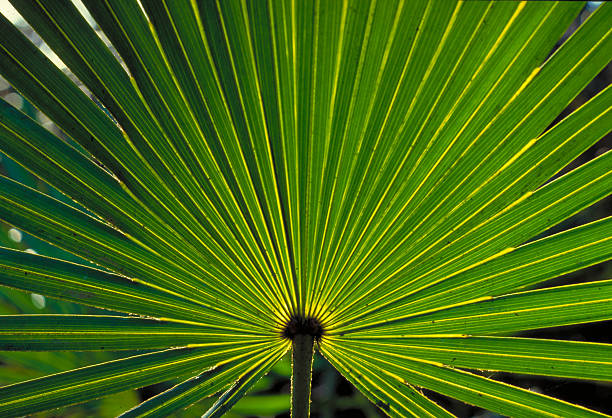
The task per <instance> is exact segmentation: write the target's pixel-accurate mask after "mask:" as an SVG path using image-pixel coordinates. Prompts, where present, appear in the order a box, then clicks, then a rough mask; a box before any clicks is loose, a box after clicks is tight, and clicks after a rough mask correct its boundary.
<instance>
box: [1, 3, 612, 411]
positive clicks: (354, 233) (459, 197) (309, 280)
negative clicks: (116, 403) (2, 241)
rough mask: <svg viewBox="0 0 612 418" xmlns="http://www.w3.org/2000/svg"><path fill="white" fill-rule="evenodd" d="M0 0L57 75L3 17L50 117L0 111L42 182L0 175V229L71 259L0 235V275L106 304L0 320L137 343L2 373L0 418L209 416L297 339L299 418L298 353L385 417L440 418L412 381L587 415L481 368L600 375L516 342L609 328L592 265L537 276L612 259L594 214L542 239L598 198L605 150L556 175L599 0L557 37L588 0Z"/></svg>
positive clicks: (10, 141) (299, 380) (594, 356)
mask: <svg viewBox="0 0 612 418" xmlns="http://www.w3.org/2000/svg"><path fill="white" fill-rule="evenodd" d="M11 3H13V5H14V6H15V8H16V9H17V10H18V11H19V13H21V15H22V16H23V17H24V18H25V19H26V20H27V22H28V24H29V25H31V27H32V28H33V29H34V30H35V31H36V33H37V34H39V35H40V36H41V37H42V39H43V40H44V41H45V42H46V44H47V45H48V46H49V47H50V48H51V49H52V50H53V51H54V52H55V53H56V54H57V55H58V56H59V57H60V58H61V60H62V62H63V63H65V64H66V66H67V68H68V70H67V72H68V73H65V72H64V71H62V70H60V69H59V68H58V67H56V66H55V64H53V62H52V61H50V60H49V59H48V58H47V57H46V56H45V55H44V54H43V53H42V52H41V51H40V50H39V49H38V48H37V47H36V46H35V45H34V44H33V43H32V42H30V40H29V39H28V38H27V37H26V36H25V35H24V34H23V33H22V32H21V31H20V30H19V29H18V28H17V27H15V26H14V25H13V24H12V23H11V22H10V21H9V20H8V19H6V18H5V17H3V16H0V32H1V33H2V37H0V74H2V76H3V77H5V78H6V79H7V80H8V81H9V82H10V83H11V85H12V86H13V87H14V88H15V89H16V90H17V91H19V92H20V94H21V95H23V97H25V98H26V99H27V100H28V101H29V102H30V103H31V104H33V105H34V106H35V107H36V108H38V109H39V110H40V112H42V113H44V114H45V115H47V116H48V117H49V118H50V119H51V120H52V121H53V122H54V123H55V126H57V127H58V128H59V129H60V130H61V132H60V133H57V132H56V133H53V132H52V131H50V130H47V129H45V127H43V126H41V125H40V124H39V123H38V122H37V121H36V120H35V119H34V118H31V117H30V116H31V115H26V114H25V113H23V112H21V111H20V110H18V109H16V108H14V107H12V106H11V105H10V104H8V103H6V102H4V101H1V102H0V144H1V147H2V148H1V150H2V152H3V153H5V154H6V155H8V156H9V157H10V158H11V159H12V160H14V161H16V162H17V163H18V164H20V165H21V166H22V167H23V168H24V169H25V170H27V171H29V172H30V173H31V174H32V175H34V176H36V177H37V178H39V179H41V180H43V181H45V182H46V183H48V184H49V185H50V186H52V187H53V188H55V189H57V190H59V192H61V195H56V196H53V195H52V194H50V193H45V192H42V191H39V190H36V189H35V188H33V187H30V186H31V184H26V182H24V181H20V179H19V178H11V177H10V176H9V177H7V176H0V190H1V192H0V219H2V220H3V221H5V222H6V223H8V224H9V225H12V226H13V227H15V228H17V229H19V230H22V231H24V232H26V233H28V234H30V235H31V236H34V237H37V238H39V239H41V240H43V241H45V242H47V243H49V244H51V245H52V246H54V247H57V248H60V249H62V250H65V251H66V253H58V254H72V255H74V256H76V257H78V260H80V261H78V262H77V263H75V262H74V261H75V260H76V258H75V259H67V258H68V257H69V256H68V255H66V256H63V255H62V256H59V257H57V256H56V257H52V256H50V255H51V254H50V255H48V256H47V255H37V254H30V253H26V252H23V251H18V250H14V249H9V248H0V284H1V285H3V286H7V287H11V288H14V289H18V290H20V291H26V292H36V293H39V294H43V295H45V296H49V297H52V298H58V299H62V300H65V301H69V302H76V303H78V304H83V305H87V306H91V307H95V308H102V309H105V310H107V311H108V312H107V313H106V314H98V313H96V314H91V313H89V314H79V315H77V314H74V313H72V314H67V313H66V314H63V315H59V314H52V315H4V316H3V317H2V320H1V322H0V350H3V351H78V352H81V351H97V350H112V351H117V350H148V352H145V353H141V354H138V355H132V356H128V357H123V358H119V359H115V360H109V361H106V362H103V363H99V364H95V365H92V366H87V367H83V368H77V369H74V370H68V371H65V372H62V373H57V374H52V375H48V376H44V377H40V378H35V379H32V380H27V381H24V382H20V383H16V384H12V385H9V386H4V387H2V388H0V411H2V414H3V415H7V416H19V415H24V414H30V413H34V412H37V411H42V410H47V409H53V408H57V407H61V406H65V405H72V404H77V403H81V402H86V401H88V400H91V399H96V398H99V397H103V396H107V395H109V394H112V393H117V392H120V391H123V390H126V389H133V388H138V387H143V386H146V385H150V384H153V383H159V382H173V386H172V387H170V388H169V389H168V390H166V391H164V392H162V393H160V394H158V395H157V396H154V397H152V398H151V399H149V400H147V401H145V402H143V403H141V404H139V405H136V406H134V408H132V409H130V410H129V411H127V412H125V414H124V416H142V415H147V416H166V415H169V414H172V413H175V412H177V411H180V410H183V409H186V408H189V407H190V406H191V405H193V404H194V403H197V402H199V401H200V400H202V399H204V398H207V397H210V396H212V395H215V394H219V393H221V394H220V397H219V398H218V400H217V401H216V402H215V403H214V404H212V406H211V407H210V409H209V410H208V411H207V412H206V413H205V415H204V416H221V415H222V414H224V413H225V412H227V411H229V409H230V408H231V407H232V406H233V405H234V404H235V403H236V402H238V400H239V399H240V398H242V397H243V396H244V395H245V394H246V393H247V392H248V391H249V390H251V389H252V388H253V386H254V385H255V384H256V383H257V382H258V381H259V380H260V378H261V377H262V376H264V375H265V374H266V373H268V372H269V370H270V369H271V368H272V367H273V366H274V364H275V363H277V362H278V361H279V360H280V358H281V357H282V356H283V355H284V354H285V353H286V351H287V350H288V349H289V346H290V345H291V344H292V345H293V348H292V349H293V352H294V353H300V355H298V356H294V364H293V371H294V381H293V388H294V393H293V401H294V406H297V405H302V406H301V407H300V408H297V407H296V408H294V410H293V411H292V414H293V416H295V417H301V416H307V415H308V413H309V412H308V407H307V405H308V402H309V399H310V398H309V397H310V394H309V389H308V388H309V387H310V375H311V370H310V368H311V367H312V353H313V351H315V350H316V351H319V352H320V353H321V354H323V355H324V356H325V357H326V358H327V359H328V360H329V362H330V363H331V364H332V365H333V366H334V367H335V368H336V369H337V370H339V371H340V372H341V373H342V374H343V375H345V377H346V378H347V379H348V380H349V381H351V382H352V383H353V384H354V385H355V386H356V388H357V389H359V390H360V391H362V392H363V393H364V394H365V396H366V397H368V399H370V400H371V401H372V402H373V403H375V404H376V405H377V406H378V407H380V408H381V409H382V410H383V411H384V412H385V413H387V414H388V415H392V416H449V415H451V413H450V412H449V411H446V410H445V409H444V408H443V407H442V406H440V405H438V404H437V403H436V402H435V401H434V400H432V399H430V398H429V397H428V396H427V393H425V394H424V393H423V392H422V391H421V389H427V390H430V391H434V392H438V393H439V394H442V395H446V396H450V397H452V398H455V399H457V400H459V401H462V402H465V403H468V404H471V405H476V406H479V407H482V408H486V409H489V410H491V411H494V412H498V413H501V414H506V415H518V416H526V415H529V416H533V415H538V416H539V415H541V416H549V415H553V416H555V415H556V416H559V415H560V416H591V415H601V413H599V412H596V411H592V410H589V409H586V408H584V407H582V406H578V405H573V404H571V403H567V402H565V401H563V400H559V399H555V398H552V397H549V396H547V395H544V394H538V393H534V392H531V391H528V390H525V389H522V388H519V387H516V386H512V385H509V384H506V383H503V382H501V381H499V380H495V379H494V378H490V377H484V376H482V375H481V374H480V372H479V371H480V370H487V371H491V372H508V373H516V374H530V375H538V376H549V377H556V378H570V379H583V380H585V379H587V380H597V381H604V382H609V381H611V380H612V363H611V362H610V358H611V354H612V346H611V345H609V344H600V343H590V342H575V341H562V340H544V339H538V338H526V337H514V336H511V335H510V334H513V333H517V332H520V331H528V330H534V329H542V328H549V327H558V326H565V325H573V324H580V323H587V322H595V321H604V320H610V319H612V281H611V280H601V281H592V280H591V281H588V282H586V283H577V284H568V283H562V284H560V285H555V286H546V284H547V281H548V280H550V279H554V278H556V277H559V276H561V275H564V274H567V273H571V272H574V271H577V270H579V269H582V268H585V267H588V266H592V265H595V264H597V263H601V262H604V261H607V260H610V259H611V258H612V235H611V234H610V231H611V222H612V218H610V217H607V218H606V217H603V218H602V219H597V220H594V221H593V222H590V223H586V224H584V225H578V226H575V227H573V228H566V229H557V230H556V232H555V233H554V234H551V233H550V232H547V231H550V230H551V228H553V227H556V226H558V225H559V224H561V223H562V222H563V221H565V220H567V219H568V218H570V217H572V216H573V215H575V214H576V213H578V212H580V211H582V210H583V209H585V208H587V207H589V206H591V205H593V204H595V203H597V202H598V201H600V200H602V199H603V198H605V197H606V196H608V195H610V193H611V192H612V186H611V185H612V177H611V176H612V152H610V151H608V152H604V153H602V155H599V156H598V157H597V158H594V159H593V160H592V161H589V162H588V163H586V164H583V165H581V166H579V167H577V168H573V169H571V170H567V171H565V172H563V175H559V173H561V171H562V170H564V168H565V167H567V166H568V165H569V164H570V163H571V162H572V161H573V160H575V159H576V158H577V157H578V156H579V155H581V154H582V153H583V152H584V151H585V150H587V149H588V148H589V147H591V146H592V145H593V144H595V143H596V142H597V141H598V140H599V139H600V138H602V137H603V136H604V135H606V134H607V133H609V132H610V131H611V130H612V123H611V121H612V118H611V117H610V111H611V109H612V106H611V101H610V99H611V97H612V96H611V95H612V89H611V88H610V87H609V86H608V87H606V88H604V89H603V90H602V91H601V92H599V93H598V94H597V95H595V96H594V97H592V98H591V99H590V100H588V101H587V102H586V103H584V104H583V105H582V106H581V107H579V108H578V109H577V110H575V111H574V112H573V113H571V114H569V115H568V116H567V117H565V118H563V119H562V120H561V121H558V122H557V121H556V120H555V118H556V117H557V116H558V115H559V114H560V113H561V112H562V111H563V110H564V109H565V108H566V106H567V105H568V104H569V103H570V102H571V101H572V100H573V99H574V98H575V97H576V96H577V95H578V94H579V93H580V92H581V91H582V89H583V88H584V87H585V86H586V85H587V84H588V83H589V82H590V81H591V80H592V79H593V78H594V77H595V76H596V75H597V74H598V73H599V72H600V71H601V69H602V68H604V67H605V66H606V65H608V64H609V62H610V59H611V58H612V55H611V51H612V44H611V43H612V38H611V37H612V35H611V27H610V22H611V21H612V7H611V6H610V5H609V4H602V5H601V6H600V7H599V8H597V10H596V11H595V12H594V13H592V15H591V16H590V17H589V18H588V19H587V20H586V22H584V23H583V24H582V25H581V26H580V27H579V28H578V29H577V30H575V32H574V33H573V34H572V35H571V36H570V37H569V38H568V39H567V40H565V41H564V42H563V43H562V45H560V46H559V47H558V48H557V49H554V48H555V46H556V43H557V41H558V40H559V39H560V37H561V36H562V35H563V33H564V32H565V31H566V30H567V28H568V26H569V25H570V24H571V22H572V21H573V20H574V19H575V18H576V16H577V14H578V13H580V11H581V9H582V7H583V5H582V4H580V3H577V2H571V3H570V2H567V3H563V2H560V3H552V2H447V3H444V4H440V5H436V4H434V3H433V2H427V1H424V0H423V1H413V2H407V1H402V0H390V1H385V2H382V1H374V0H372V1H349V0H346V1H329V2H324V1H318V0H317V1H302V2H296V1H290V0H287V1H284V0H283V1H278V2H271V1H270V2H268V1H261V2H254V1H239V0H236V1H234V0H231V1H208V0H202V1H199V0H198V1H195V0H194V1H187V0H179V1H165V0H162V1H152V0H146V1H143V2H138V1H135V0H134V1H115V0H104V1H93V0H87V1H84V3H85V6H86V8H87V10H88V12H89V13H90V15H91V19H92V20H93V21H95V25H94V26H92V25H91V24H90V23H89V21H88V20H87V19H86V18H85V17H84V16H83V14H82V13H81V11H79V9H78V8H77V7H76V6H75V5H74V4H73V3H72V2H70V1H68V0H63V1H53V2H43V1H39V0H35V1H22V0H11ZM100 33H103V34H104V36H103V37H101V36H99V34H100ZM553 49H554V52H553V53H552V54H551V51H553ZM74 79H77V80H78V82H79V83H82V85H78V84H77V83H75V82H74ZM86 92H87V93H86ZM557 228H559V227H557ZM536 286H538V287H539V288H538V289H534V287H536ZM130 315H138V316H139V317H135V316H130ZM290 340H292V341H291V342H290ZM151 350H153V351H151ZM469 370H472V371H469ZM302 388H303V389H302Z"/></svg>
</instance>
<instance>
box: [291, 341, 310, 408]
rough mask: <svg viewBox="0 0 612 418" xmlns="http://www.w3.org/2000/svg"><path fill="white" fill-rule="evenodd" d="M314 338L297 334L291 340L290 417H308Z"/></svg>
mask: <svg viewBox="0 0 612 418" xmlns="http://www.w3.org/2000/svg"><path fill="white" fill-rule="evenodd" d="M313 350H314V336H312V335H307V334H298V335H296V336H295V337H294V338H293V355H292V357H293V358H292V360H293V361H292V367H293V375H292V376H291V417H292V418H308V417H309V416H310V384H311V378H312V355H313Z"/></svg>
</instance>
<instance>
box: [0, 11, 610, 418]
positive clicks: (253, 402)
mask: <svg viewBox="0 0 612 418" xmlns="http://www.w3.org/2000/svg"><path fill="white" fill-rule="evenodd" d="M73 2H74V3H75V4H77V6H78V7H79V10H81V12H82V13H83V15H84V16H85V17H86V18H88V21H89V22H90V23H91V25H92V26H93V27H94V28H95V27H96V23H95V21H93V19H92V18H91V17H90V16H89V14H88V13H87V10H86V9H85V8H84V7H83V6H82V4H80V1H79V0H73ZM599 3H601V2H593V1H590V2H587V3H586V5H585V7H584V9H583V11H582V12H581V13H580V15H579V16H578V17H577V18H576V20H575V21H574V22H573V24H572V25H571V27H570V28H568V30H567V32H566V33H565V35H564V36H563V37H562V38H561V39H560V40H559V42H558V45H557V47H558V46H559V45H561V44H562V43H563V42H564V41H565V39H567V37H568V36H570V35H571V33H572V32H573V31H575V30H576V28H577V27H578V26H580V24H581V23H582V22H583V21H584V20H585V19H586V18H587V17H588V15H589V14H590V13H591V12H592V11H593V10H595V8H596V7H597V6H598V4H599ZM0 11H1V12H2V13H3V14H4V15H5V16H7V17H8V18H9V19H10V20H11V21H12V22H13V23H15V24H16V25H17V26H18V27H19V28H20V29H21V30H22V32H23V33H24V34H26V35H27V36H28V38H30V40H32V42H34V43H35V44H36V45H37V46H38V47H39V48H40V50H41V51H43V52H44V53H45V54H46V55H47V56H48V57H49V58H50V59H51V60H52V61H53V62H54V63H55V64H56V65H57V66H58V67H59V68H61V69H62V70H63V71H64V72H65V73H66V74H68V75H69V76H70V77H71V78H72V79H73V80H74V81H75V82H76V83H77V84H78V85H80V86H81V88H82V89H83V90H84V91H86V89H85V88H84V87H83V86H82V85H81V84H80V83H79V81H78V80H77V79H76V77H74V76H73V75H72V74H71V73H70V71H69V70H68V69H67V68H66V66H65V65H64V64H63V63H62V62H61V60H60V59H59V58H58V57H57V56H56V55H55V54H54V53H53V52H52V51H51V49H50V48H49V47H48V46H47V45H46V44H45V43H44V42H43V41H42V40H41V39H40V37H39V36H38V35H37V34H36V33H35V32H34V31H33V30H32V29H31V28H30V27H29V25H27V23H26V22H25V21H24V20H23V19H22V18H21V16H19V14H17V12H16V11H14V9H13V8H12V7H11V6H10V4H9V3H8V0H0ZM97 32H98V34H99V35H100V36H101V38H102V39H104V40H105V41H106V42H107V44H108V45H109V46H110V43H109V42H108V40H107V39H106V38H105V36H104V35H103V34H102V32H101V31H97ZM111 49H112V47H111ZM553 52H554V50H553V51H551V54H552V53H553ZM611 80H612V66H610V65H608V66H607V67H606V68H605V69H604V70H603V71H602V72H601V73H600V74H599V75H598V76H597V77H596V78H595V79H594V80H593V81H592V82H591V83H590V84H589V85H588V86H587V87H586V88H585V89H584V91H583V92H582V93H581V94H580V95H579V96H578V97H576V99H575V100H574V101H573V102H572V103H571V104H570V105H569V106H568V107H567V108H566V109H565V110H564V111H563V113H562V114H561V115H559V117H558V118H557V119H556V120H555V121H554V122H553V124H551V126H552V125H554V124H556V123H557V122H558V121H559V120H561V119H563V118H564V117H565V116H567V115H568V114H570V113H571V112H573V111H574V110H576V109H577V108H578V107H580V106H581V105H582V104H584V103H585V102H587V101H588V100H589V99H590V98H591V97H593V96H594V95H596V94H597V93H598V92H599V91H601V90H602V89H603V88H605V87H606V86H608V85H609V84H610V81H611ZM87 93H88V94H89V92H87ZM89 95H90V97H92V96H91V94H89ZM0 97H1V98H2V99H3V100H5V101H7V102H9V103H10V104H11V105H13V106H15V107H16V108H19V109H20V110H21V111H23V112H24V113H26V114H27V115H28V116H30V117H32V118H34V119H36V120H37V121H38V122H39V123H40V124H41V125H43V126H44V127H45V128H46V129H48V130H50V131H52V132H53V133H54V134H56V135H57V136H59V137H60V138H62V139H64V140H65V141H68V142H70V144H71V145H73V146H74V147H76V148H77V149H79V148H80V147H79V145H78V144H76V143H75V142H74V141H71V140H70V139H69V138H68V137H67V136H66V135H65V134H63V132H61V131H60V130H59V129H58V128H57V127H56V126H55V125H54V124H53V123H52V122H51V121H50V120H49V118H47V117H46V116H45V115H44V114H42V113H41V112H40V111H38V110H37V109H36V108H35V107H34V106H32V104H30V103H29V102H28V101H26V100H25V99H24V98H23V97H22V96H21V95H19V93H17V92H16V91H14V90H13V89H12V88H11V86H10V85H9V84H8V83H7V82H6V80H4V79H3V78H2V77H0ZM92 100H94V101H96V99H95V97H92ZM610 148H612V135H610V134H609V135H608V136H607V137H605V138H603V139H601V140H600V141H599V142H598V143H597V144H595V145H594V146H593V147H591V148H590V149H589V150H587V151H586V152H585V153H583V154H582V155H581V156H580V157H579V158H577V159H576V160H574V161H573V162H572V163H571V164H570V165H569V166H568V167H566V168H565V169H564V170H563V171H562V172H561V173H558V174H557V176H558V175H562V174H563V173H564V172H566V171H569V170H572V169H574V168H575V167H577V166H579V165H581V164H584V163H585V162H587V161H589V160H591V159H592V158H594V157H596V156H597V155H599V154H601V153H603V152H605V151H607V150H608V149H610ZM0 174H2V175H4V176H8V177H10V178H12V179H15V180H17V181H19V182H21V183H23V184H25V185H27V186H29V187H32V188H35V189H38V190H39V191H41V192H43V193H47V194H49V195H51V196H53V197H54V198H56V199H58V200H61V201H62V202H64V203H66V204H69V205H72V206H74V207H77V208H79V209H81V210H83V211H86V210H85V209H84V208H82V207H80V205H78V204H77V203H75V202H73V201H71V200H70V199H68V198H67V197H66V196H64V195H63V194H61V193H60V192H59V191H57V190H56V189H54V188H53V187H51V186H50V185H49V184H47V183H45V182H43V181H42V180H40V179H39V178H37V177H35V176H33V175H32V174H30V173H29V172H28V171H27V170H26V169H25V168H23V167H21V166H20V165H18V164H17V163H15V162H14V161H12V160H11V159H10V158H8V157H7V156H6V155H5V154H3V153H2V152H1V150H0ZM86 212H87V211H86ZM611 214H612V196H609V197H608V198H606V199H604V200H602V201H600V202H598V203H597V204H595V205H593V206H592V207H590V208H588V209H587V210H585V211H583V212H581V213H579V214H577V215H576V216H574V217H572V218H570V219H568V220H566V221H565V222H563V223H562V224H560V225H557V226H556V227H554V228H552V229H551V230H549V231H546V232H545V233H544V234H542V235H540V236H539V237H536V238H534V239H537V238H541V237H542V236H545V235H549V234H552V233H556V232H559V231H561V230H565V229H568V228H572V227H575V226H578V225H582V224H585V223H588V222H591V221H593V220H596V219H601V218H603V217H606V216H610V215H611ZM0 246H3V247H8V248H14V249H19V250H23V251H28V252H35V253H38V254H43V255H46V256H50V257H57V258H62V259H64V260H70V261H74V262H77V263H81V264H89V263H88V262H87V261H85V260H83V259H81V258H79V257H77V256H74V255H72V254H68V253H66V252H64V251H63V250H61V249H59V248H56V247H54V246H51V245H49V244H47V243H45V242H44V241H41V240H39V239H37V238H35V237H33V236H31V235H28V234H25V233H23V232H21V231H19V230H17V229H14V228H13V227H12V226H11V225H8V224H6V223H4V222H2V221H0ZM609 278H612V263H610V262H607V263H602V264H599V265H595V266H592V267H590V268H587V269H584V270H582V271H579V272H575V273H572V274H569V275H565V276H562V277H559V278H557V279H555V280H554V284H556V285H559V284H572V283H580V282H586V281H593V280H601V279H609ZM550 284H553V283H552V282H550V281H549V282H547V283H544V284H543V285H542V286H547V285H550ZM103 312H104V313H108V311H102V310H100V309H95V308H89V307H85V306H81V305H77V304H74V303H69V302H65V301H60V300H55V299H51V298H46V297H44V296H42V295H38V294H33V293H24V292H21V291H17V290H14V289H10V288H7V287H4V286H0V315H6V314H28V313H30V314H34V313H48V314H51V313H60V314H72V313H76V314H100V313H103ZM525 335H528V336H532V337H540V338H564V339H571V340H576V341H593V342H606V343H612V322H610V321H608V322H601V323H596V324H588V325H579V326H572V327H563V328H555V329H549V330H538V331H535V332H530V333H529V334H525ZM132 354H134V353H130V352H125V351H123V352H120V353H111V352H79V353H72V352H19V353H18V352H15V353H8V352H0V386H3V385H7V384H11V383H14V382H17V381H22V380H26V379H28V378H35V377H39V376H43V375H46V374H52V373H57V372H61V371H64V370H69V369H73V368H77V367H82V366H86V365H90V364H94V363H99V362H104V361H108V360H112V359H116V358H120V357H125V356H129V355H132ZM289 362H290V359H289V357H286V358H285V359H283V361H281V362H280V363H278V364H277V365H276V366H275V367H274V368H273V370H272V372H271V373H270V374H269V375H268V376H266V377H264V378H263V379H262V380H261V381H260V382H259V383H258V384H257V385H256V387H255V388H254V389H253V391H252V392H251V394H250V395H249V396H247V397H245V398H244V399H242V400H241V401H240V402H239V403H238V404H237V405H236V406H235V407H234V408H233V409H232V411H231V413H228V414H227V415H226V416H227V417H230V418H231V417H252V416H257V417H269V416H270V417H273V416H276V417H283V418H284V417H288V416H289V413H288V410H289V402H290V401H289V393H290V377H291V365H290V363H289ZM483 374H485V375H487V376H488V377H494V378H496V379H498V380H502V381H505V382H508V383H511V384H514V385H518V386H522V387H525V388H529V389H530V390H533V391H538V392H544V393H546V394H548V395H551V396H555V397H558V398H560V399H563V400H566V401H569V402H578V401H579V402H580V403H581V404H582V405H584V406H587V407H591V408H594V409H597V410H600V411H602V412H606V413H610V414H612V402H610V397H609V395H610V393H611V392H612V386H608V387H606V386H603V385H602V384H601V383H600V384H599V385H595V384H590V383H589V382H588V381H587V382H585V381H580V382H578V381H571V380H564V379H556V380H554V379H550V378H546V379H544V378H534V377H531V376H520V375H510V374H505V373H486V372H483ZM175 383H178V380H177V382H166V383H165V384H158V385H153V386H149V387H144V388H141V389H138V390H131V391H126V392H122V393H119V394H115V395H112V396H109V397H106V398H104V399H100V400H96V401H92V402H88V403H86V404H82V405H76V406H71V407H66V408H62V409H58V410H55V411H51V412H42V413H38V414H36V415H34V416H35V417H41V418H42V417H74V418H77V417H91V416H99V417H111V416H116V415H118V414H120V413H121V412H123V411H125V410H126V409H129V408H131V407H132V406H135V405H137V404H138V403H140V402H142V401H143V400H145V399H147V398H149V397H151V396H154V395H156V394H157V393H160V392H162V391H164V390H166V389H168V388H170V387H172V386H173V384H175ZM427 395H428V396H430V397H431V398H432V399H435V400H436V401H437V402H439V403H440V404H441V405H443V406H444V407H446V408H447V409H448V410H450V411H452V412H453V413H455V414H456V415H458V416H460V417H494V416H497V415H495V414H493V413H491V412H487V411H483V410H481V409H479V408H476V407H471V406H469V405H465V404H462V403H459V402H457V401H455V400H451V399H449V398H444V397H442V396H439V395H437V394H434V393H431V392H428V393H427ZM213 401H214V400H213V399H210V400H205V401H202V402H199V403H198V404H196V405H193V406H192V407H191V408H189V409H187V410H186V411H183V412H182V413H181V414H179V415H176V416H178V417H195V416H200V415H201V414H202V413H204V412H205V411H206V410H207V409H208V407H210V405H211V404H212V402H213ZM311 416H312V417H313V418H332V417H339V418H342V417H346V418H349V417H350V418H360V417H367V418H370V417H380V416H384V415H383V414H382V412H380V411H379V410H378V409H377V408H376V407H375V406H374V405H372V404H371V403H370V402H369V401H368V400H367V399H366V398H365V397H364V396H363V395H361V394H360V393H359V392H357V391H356V390H355V389H354V388H353V387H352V385H351V384H349V383H348V382H347V381H346V380H345V379H344V378H343V377H342V376H341V375H340V374H339V373H338V372H337V371H336V370H335V369H334V368H333V367H331V365H330V364H329V363H328V362H327V361H326V360H325V359H324V358H322V357H321V356H317V357H316V358H315V362H314V372H313V387H312V407H311Z"/></svg>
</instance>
